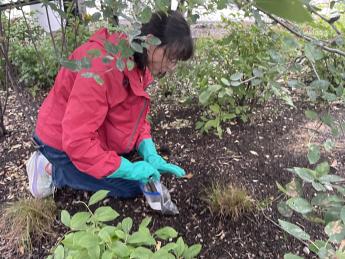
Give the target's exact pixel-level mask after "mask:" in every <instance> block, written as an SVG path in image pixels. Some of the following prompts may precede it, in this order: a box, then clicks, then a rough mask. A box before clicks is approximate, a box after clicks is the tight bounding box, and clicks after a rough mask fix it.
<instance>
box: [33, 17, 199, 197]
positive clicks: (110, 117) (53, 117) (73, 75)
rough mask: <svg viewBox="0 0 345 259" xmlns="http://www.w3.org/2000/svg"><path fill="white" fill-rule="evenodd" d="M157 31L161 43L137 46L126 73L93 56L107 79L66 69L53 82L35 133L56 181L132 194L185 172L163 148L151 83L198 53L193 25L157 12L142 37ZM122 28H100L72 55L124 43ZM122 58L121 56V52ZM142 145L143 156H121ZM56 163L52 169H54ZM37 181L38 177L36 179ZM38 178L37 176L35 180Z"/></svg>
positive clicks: (94, 66)
mask: <svg viewBox="0 0 345 259" xmlns="http://www.w3.org/2000/svg"><path fill="white" fill-rule="evenodd" d="M151 35H153V36H155V37H157V38H159V39H160V41H161V44H160V45H159V46H149V47H148V49H145V50H144V52H143V53H135V54H134V57H133V61H134V62H135V68H134V69H133V70H131V71H128V70H125V71H124V72H120V71H119V70H117V68H116V66H115V62H116V60H114V62H112V63H110V64H105V63H103V62H102V57H99V58H96V59H94V60H93V61H92V67H91V71H90V72H93V73H96V74H98V75H99V76H100V77H101V78H102V80H103V82H104V83H103V85H99V84H97V82H96V81H95V80H93V79H90V78H84V77H82V76H81V74H82V73H83V72H72V71H70V70H68V69H66V68H61V69H60V71H59V73H58V75H57V77H56V80H55V84H54V86H53V88H52V89H51V91H50V93H49V95H48V96H47V98H46V99H45V101H44V103H43V104H42V107H41V108H40V111H39V114H38V119H37V125H36V130H35V135H34V140H35V142H36V143H37V144H38V146H39V150H40V152H41V153H42V154H43V155H44V157H46V158H47V160H48V161H49V163H48V164H47V165H48V166H47V167H46V168H48V169H47V171H48V173H49V171H51V174H52V180H53V185H54V186H55V187H57V188H61V187H64V186H69V187H71V188H74V189H80V190H87V191H97V190H100V189H106V190H109V191H110V195H112V196H114V197H122V198H129V197H135V196H137V195H139V194H141V189H140V183H141V182H144V183H145V182H147V181H148V180H149V178H152V179H154V180H158V179H159V178H160V173H162V172H167V173H172V174H174V175H176V176H177V177H181V176H183V175H184V174H185V171H184V170H183V169H182V168H180V167H178V166H177V165H173V164H170V163H168V162H166V161H165V160H164V159H163V158H162V157H161V156H160V155H158V154H157V151H156V148H155V145H154V143H153V141H152V138H151V135H150V125H149V122H148V121H147V119H146V116H147V114H148V112H149V107H150V99H149V96H148V94H147V93H146V91H145V89H146V88H147V87H148V86H149V85H150V84H151V83H152V81H153V77H152V76H158V77H160V76H163V75H164V74H165V73H166V72H169V71H172V70H173V69H174V68H175V66H176V62H177V61H180V60H187V59H189V58H190V57H191V56H192V53H193V41H192V37H191V32H190V28H189V25H188V24H187V22H186V20H185V19H184V18H183V16H182V15H181V14H180V13H179V12H174V11H171V12H168V13H163V12H162V13H160V12H159V13H155V14H153V16H152V18H151V20H150V22H149V23H147V24H143V26H142V36H151ZM121 38H123V35H121V34H118V33H115V34H110V33H109V32H108V31H107V30H106V29H101V30H99V31H98V32H96V33H95V34H94V35H93V36H92V37H91V38H90V39H89V40H88V41H87V42H86V43H85V44H83V45H81V46H80V47H79V48H77V49H76V50H75V51H74V52H73V53H72V55H71V56H70V59H73V60H80V59H82V58H83V57H85V56H87V54H88V51H89V50H92V49H99V50H100V51H101V53H102V54H105V53H106V51H105V48H104V44H105V42H106V41H110V42H112V43H114V44H118V43H119V41H120V40H121ZM115 59H116V57H115ZM135 149H136V150H138V152H139V154H140V155H141V156H142V158H143V161H139V162H133V163H132V162H130V161H129V160H127V159H126V158H124V157H122V156H121V155H123V154H126V153H129V152H130V151H132V150H135ZM49 167H50V169H49ZM35 180H36V181H37V177H36V178H35V177H32V179H30V181H31V182H33V181H35ZM32 184H37V183H34V182H33V183H32Z"/></svg>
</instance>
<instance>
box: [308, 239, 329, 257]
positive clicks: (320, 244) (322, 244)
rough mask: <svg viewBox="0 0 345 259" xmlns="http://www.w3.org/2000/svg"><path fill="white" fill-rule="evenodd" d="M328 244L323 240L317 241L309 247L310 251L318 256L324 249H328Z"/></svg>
mask: <svg viewBox="0 0 345 259" xmlns="http://www.w3.org/2000/svg"><path fill="white" fill-rule="evenodd" d="M326 244H327V243H326V242H325V241H323V240H315V241H314V242H313V243H312V244H310V245H309V249H310V251H312V252H314V253H315V254H317V253H318V252H319V250H320V248H322V247H326Z"/></svg>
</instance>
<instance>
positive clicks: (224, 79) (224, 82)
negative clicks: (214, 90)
mask: <svg viewBox="0 0 345 259" xmlns="http://www.w3.org/2000/svg"><path fill="white" fill-rule="evenodd" d="M220 81H221V82H222V83H223V84H224V85H226V86H230V82H229V80H228V79H226V78H224V77H222V78H221V79H220Z"/></svg>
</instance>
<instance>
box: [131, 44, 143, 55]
mask: <svg viewBox="0 0 345 259" xmlns="http://www.w3.org/2000/svg"><path fill="white" fill-rule="evenodd" d="M130 45H131V47H132V49H133V50H134V51H135V52H138V53H143V46H141V45H140V44H139V43H137V42H135V41H132V42H131V44H130Z"/></svg>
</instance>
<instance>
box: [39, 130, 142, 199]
mask: <svg viewBox="0 0 345 259" xmlns="http://www.w3.org/2000/svg"><path fill="white" fill-rule="evenodd" d="M33 139H34V141H35V142H36V144H37V145H38V150H39V151H40V152H41V153H42V154H43V155H44V156H45V157H46V158H47V159H48V161H49V162H50V163H51V164H52V178H53V184H54V186H55V187H56V188H62V187H66V186H68V187H71V188H73V189H77V190H85V191H92V192H96V191H99V190H109V191H110V192H109V195H110V196H113V197H117V198H134V197H137V196H139V195H141V194H142V191H141V189H140V184H139V182H138V181H131V180H126V179H121V178H102V179H97V178H95V177H92V176H90V175H87V174H85V173H83V172H81V171H79V170H78V169H77V168H76V167H75V166H74V164H73V163H72V162H71V160H70V159H69V158H68V156H67V154H66V153H65V152H62V151H60V150H57V149H55V148H53V147H50V146H48V145H46V144H44V143H43V142H42V141H41V140H40V139H39V138H38V136H37V135H36V134H35V135H34V136H33Z"/></svg>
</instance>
